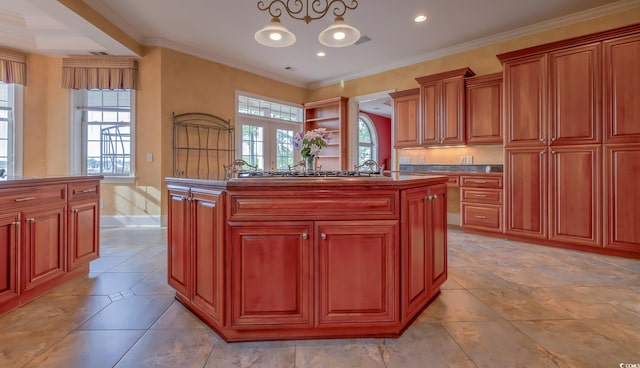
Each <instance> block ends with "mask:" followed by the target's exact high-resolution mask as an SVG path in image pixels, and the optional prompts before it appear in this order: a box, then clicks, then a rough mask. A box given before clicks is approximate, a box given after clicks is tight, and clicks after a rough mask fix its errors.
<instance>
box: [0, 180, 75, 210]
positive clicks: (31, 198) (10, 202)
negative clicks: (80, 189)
mask: <svg viewBox="0 0 640 368" xmlns="http://www.w3.org/2000/svg"><path fill="white" fill-rule="evenodd" d="M66 200H67V186H66V184H52V185H41V186H36V187H24V188H14V189H2V190H0V208H7V207H9V208H12V207H13V208H15V207H23V206H32V205H41V204H50V203H65V202H66Z"/></svg>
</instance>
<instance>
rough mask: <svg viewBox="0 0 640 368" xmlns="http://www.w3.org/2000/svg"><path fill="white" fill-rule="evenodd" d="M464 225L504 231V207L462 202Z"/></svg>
mask: <svg viewBox="0 0 640 368" xmlns="http://www.w3.org/2000/svg"><path fill="white" fill-rule="evenodd" d="M462 226H463V227H470V228H476V229H479V230H485V231H500V232H502V207H501V206H489V205H486V206H482V205H472V204H471V205H470V204H462Z"/></svg>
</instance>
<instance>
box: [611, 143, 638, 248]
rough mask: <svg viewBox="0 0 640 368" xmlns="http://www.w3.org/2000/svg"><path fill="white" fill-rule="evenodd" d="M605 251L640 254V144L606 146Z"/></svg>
mask: <svg viewBox="0 0 640 368" xmlns="http://www.w3.org/2000/svg"><path fill="white" fill-rule="evenodd" d="M604 161H605V186H606V190H605V193H606V196H605V203H606V212H605V214H606V217H605V218H606V219H607V220H606V221H607V222H608V223H607V224H606V225H607V227H606V228H605V229H606V230H605V231H606V235H605V237H604V238H605V248H610V249H617V250H622V251H629V252H634V253H640V231H639V230H638V224H640V211H639V210H638V209H640V192H639V191H638V183H640V142H639V143H634V144H620V145H606V146H605V154H604Z"/></svg>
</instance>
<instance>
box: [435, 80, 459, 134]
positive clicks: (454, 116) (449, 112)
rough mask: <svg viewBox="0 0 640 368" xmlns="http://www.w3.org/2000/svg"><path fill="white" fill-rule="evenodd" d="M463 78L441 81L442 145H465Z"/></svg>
mask: <svg viewBox="0 0 640 368" xmlns="http://www.w3.org/2000/svg"><path fill="white" fill-rule="evenodd" d="M464 96H465V91H464V78H461V77H456V78H451V79H445V80H443V81H442V115H441V116H440V124H441V125H440V126H441V128H440V140H441V143H442V144H446V145H458V144H465V140H464V136H465V134H464V122H465V120H464V110H465V109H464Z"/></svg>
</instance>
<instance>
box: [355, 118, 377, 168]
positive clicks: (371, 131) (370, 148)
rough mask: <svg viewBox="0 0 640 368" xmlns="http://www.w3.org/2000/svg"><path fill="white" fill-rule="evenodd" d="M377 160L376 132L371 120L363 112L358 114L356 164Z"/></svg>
mask: <svg viewBox="0 0 640 368" xmlns="http://www.w3.org/2000/svg"><path fill="white" fill-rule="evenodd" d="M367 160H376V161H377V160H378V134H377V133H376V127H375V125H373V121H371V118H369V117H368V116H367V115H365V114H360V115H359V116H358V165H362V164H363V163H364V162H365V161H367Z"/></svg>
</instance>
